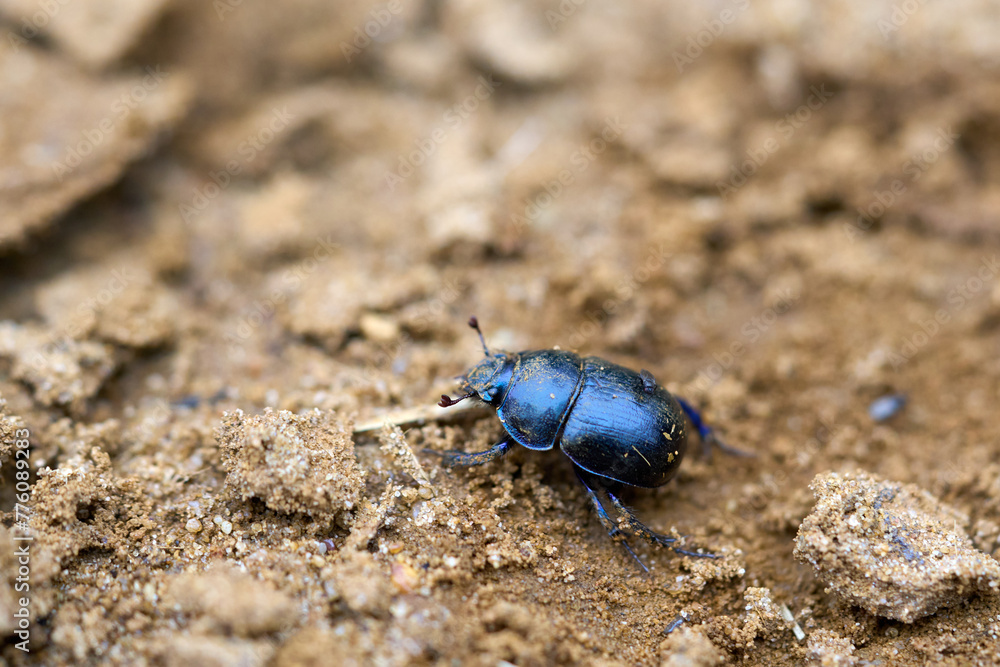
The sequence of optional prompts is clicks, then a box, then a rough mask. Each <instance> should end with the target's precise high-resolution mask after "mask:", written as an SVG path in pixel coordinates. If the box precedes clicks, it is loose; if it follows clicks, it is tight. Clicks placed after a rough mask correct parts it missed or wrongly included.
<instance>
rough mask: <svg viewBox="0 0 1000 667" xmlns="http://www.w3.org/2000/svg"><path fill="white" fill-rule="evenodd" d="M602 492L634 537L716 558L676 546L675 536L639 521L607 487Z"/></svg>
mask: <svg viewBox="0 0 1000 667" xmlns="http://www.w3.org/2000/svg"><path fill="white" fill-rule="evenodd" d="M604 492H605V493H607V494H608V498H610V499H611V502H612V503H614V506H615V510H617V512H618V514H619V515H620V516H621V517H622V519H623V520H624V521H625V524H626V525H627V526H628V530H629V532H631V533H632V534H633V535H635V536H636V537H641V538H642V539H644V540H646V541H647V542H649V543H650V544H654V545H659V546H663V547H667V548H669V549H672V550H673V551H675V552H676V553H679V554H682V555H684V556H692V557H694V558H718V556H717V555H715V554H710V553H701V552H698V551H688V550H687V549H681V548H680V547H678V546H677V538H676V537H670V536H669V535H663V534H662V533H657V532H655V531H653V530H652V529H651V528H650V527H649V526H647V525H646V524H644V523H643V522H642V521H640V520H639V517H637V516H636V515H635V513H634V512H633V511H632V510H630V509H629V508H628V507H627V506H626V505H625V503H623V502H622V501H621V500H619V499H618V496H616V495H615V494H613V493H611V491H609V490H608V489H604Z"/></svg>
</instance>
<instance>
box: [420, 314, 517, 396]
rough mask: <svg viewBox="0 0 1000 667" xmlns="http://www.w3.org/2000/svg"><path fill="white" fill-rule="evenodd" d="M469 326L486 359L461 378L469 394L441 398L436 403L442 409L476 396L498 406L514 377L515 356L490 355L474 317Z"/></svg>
mask: <svg viewBox="0 0 1000 667" xmlns="http://www.w3.org/2000/svg"><path fill="white" fill-rule="evenodd" d="M469 326H470V327H472V328H473V329H475V330H476V333H477V334H479V342H480V343H482V345H483V354H485V355H486V358H485V359H483V360H482V361H480V362H479V363H478V364H476V365H475V366H473V367H472V368H470V369H469V372H468V373H466V374H465V375H464V376H463V377H462V380H463V381H464V382H465V387H466V389H468V390H469V393H467V394H465V395H464V396H459V397H458V398H451V397H450V396H447V395H445V396H442V397H441V401H440V402H439V403H438V405H440V406H441V407H442V408H447V407H449V406H452V405H455V404H456V403H458V402H460V401H464V400H465V399H467V398H472V397H473V396H477V395H478V396H479V398H481V399H482V400H484V401H486V402H487V403H489V404H491V405H499V404H500V402H502V401H503V399H504V396H506V395H507V387H509V386H510V379H511V377H512V376H513V375H514V362H515V357H516V355H511V354H507V353H505V352H497V353H491V352H490V349H489V348H488V347H486V339H485V338H483V332H482V331H481V330H480V329H479V321H478V320H476V318H475V317H470V318H469Z"/></svg>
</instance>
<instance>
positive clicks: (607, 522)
mask: <svg viewBox="0 0 1000 667" xmlns="http://www.w3.org/2000/svg"><path fill="white" fill-rule="evenodd" d="M584 474H585V473H584V472H583V471H582V470H580V469H579V468H577V469H576V476H577V479H579V480H580V483H581V484H583V488H584V489H586V490H587V497H588V498H590V502H591V503H592V504H593V505H594V510H595V511H596V512H597V519H598V520H599V521H600V522H601V525H602V526H604V529H605V530H606V531H608V537H610V538H611V539H612V540H614V541H615V542H620V543H621V545H622V546H623V547H625V551H627V552H628V553H629V555H630V556H632V558H634V559H635V562H636V563H638V564H639V567H641V568H642V570H643V572H649V568H648V567H646V564H645V563H643V562H642V561H641V560H640V559H639V557H638V556H637V555H636V554H635V552H634V551H632V547H631V546H629V543H628V541H627V540H626V539H625V534H624V533H622V531H621V530H620V529H619V528H618V526H617V525H616V524H615V522H614V521H612V519H611V517H610V516H608V511H607V510H606V509H604V505H603V504H601V499H600V498H599V497H598V496H597V493H596V492H595V491H594V489H592V488H591V486H590V484H587V480H586V479H585V478H584ZM595 486H597V485H596V484H595ZM606 491H607V489H605V492H606ZM608 495H610V494H608Z"/></svg>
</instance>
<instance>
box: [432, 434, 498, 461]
mask: <svg viewBox="0 0 1000 667" xmlns="http://www.w3.org/2000/svg"><path fill="white" fill-rule="evenodd" d="M510 444H511V443H510V439H509V438H504V439H503V440H501V441H500V442H498V443H497V444H495V445H493V446H492V447H490V448H489V449H487V450H486V451H484V452H472V453H467V452H459V451H455V450H451V451H447V452H438V451H434V450H433V449H426V450H424V451H426V452H428V453H432V454H437V455H438V456H440V457H441V465H443V466H444V467H446V468H466V467H469V466H481V465H483V464H484V463H489V462H490V461H495V460H496V459H498V458H500V457H501V456H503V455H504V454H506V453H507V452H509V451H510Z"/></svg>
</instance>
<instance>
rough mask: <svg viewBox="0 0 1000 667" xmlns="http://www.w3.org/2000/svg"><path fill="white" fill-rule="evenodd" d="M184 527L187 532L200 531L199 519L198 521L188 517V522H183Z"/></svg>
mask: <svg viewBox="0 0 1000 667" xmlns="http://www.w3.org/2000/svg"><path fill="white" fill-rule="evenodd" d="M184 528H185V529H186V530H187V532H189V533H200V532H201V521H198V519H188V522H187V523H186V524H184Z"/></svg>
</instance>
